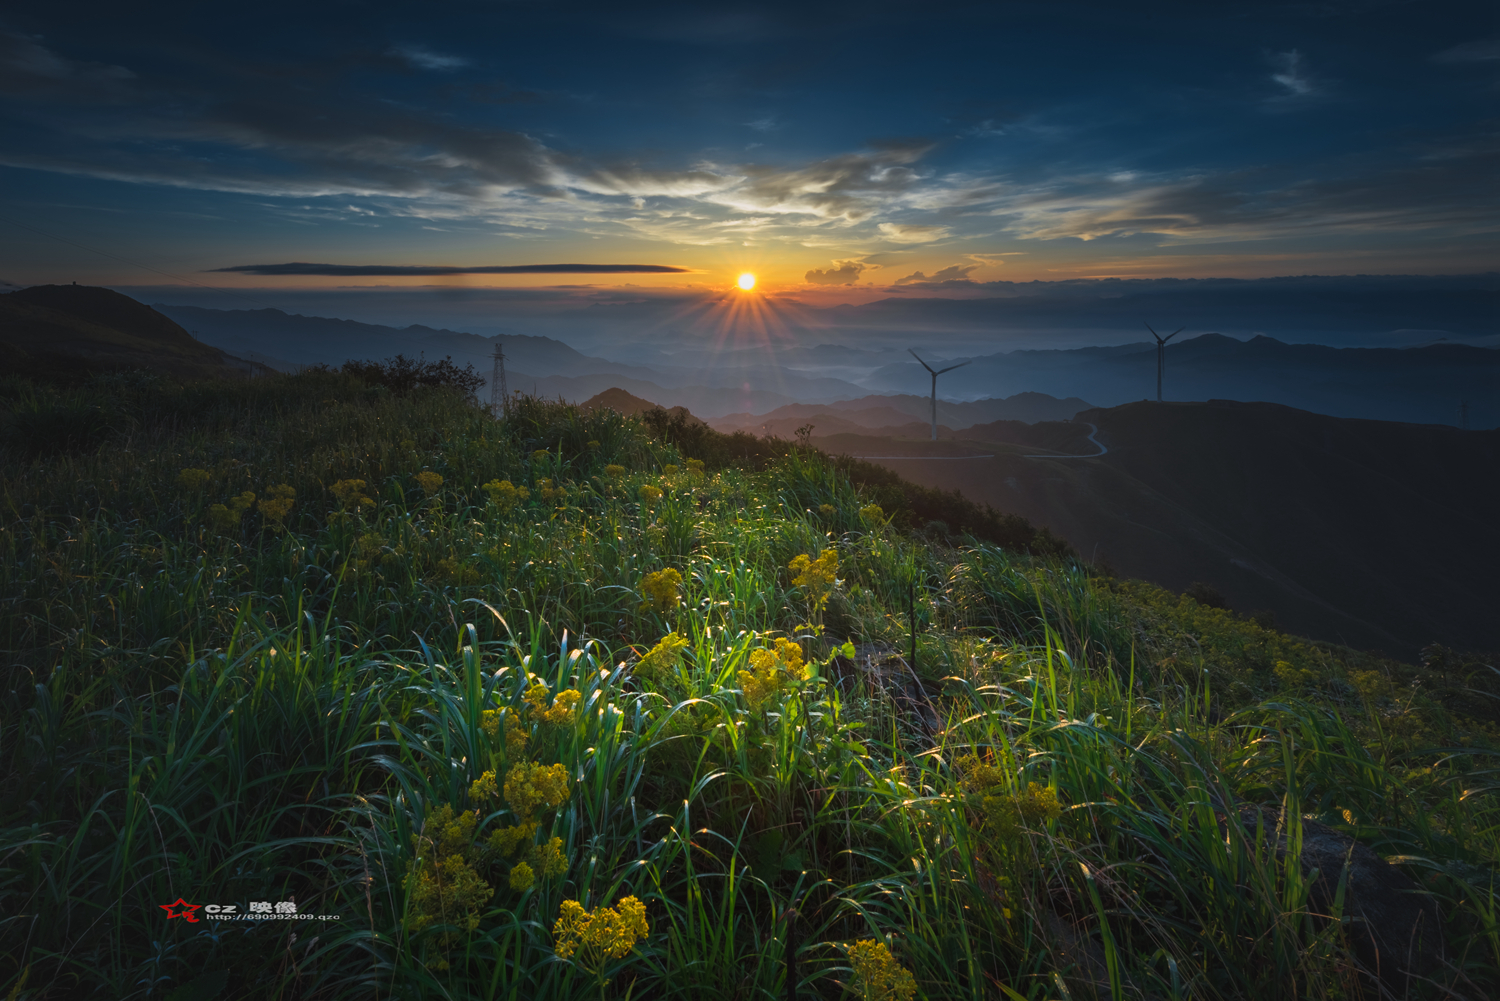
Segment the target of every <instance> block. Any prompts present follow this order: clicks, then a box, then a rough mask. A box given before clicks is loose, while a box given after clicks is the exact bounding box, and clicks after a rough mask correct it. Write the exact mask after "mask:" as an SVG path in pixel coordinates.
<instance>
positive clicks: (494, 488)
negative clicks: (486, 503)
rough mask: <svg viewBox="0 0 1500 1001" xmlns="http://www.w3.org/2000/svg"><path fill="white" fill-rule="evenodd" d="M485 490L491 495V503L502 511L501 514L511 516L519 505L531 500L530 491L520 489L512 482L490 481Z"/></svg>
mask: <svg viewBox="0 0 1500 1001" xmlns="http://www.w3.org/2000/svg"><path fill="white" fill-rule="evenodd" d="M483 489H484V492H485V493H487V494H489V495H490V501H491V502H492V503H493V504H494V505H495V506H496V507H497V508H499V509H500V513H501V514H509V513H510V511H511V509H512V508H514V507H515V506H516V505H517V504H519V503H521V502H522V501H524V500H529V499H530V498H531V491H530V490H527V489H526V488H525V487H518V486H516V485H515V484H513V483H511V482H510V480H490V481H489V482H488V483H486V484H485V485H484V488H483Z"/></svg>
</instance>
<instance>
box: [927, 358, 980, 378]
mask: <svg viewBox="0 0 1500 1001" xmlns="http://www.w3.org/2000/svg"><path fill="white" fill-rule="evenodd" d="M973 360H974V359H973V358H970V359H969V361H961V362H959V363H958V364H957V365H949V366H948V367H947V368H940V369H938V370H937V371H936V372H933V373H932V374H933V375H942V374H943V373H944V372H951V371H953V370H954V369H956V368H963V367H964V366H965V365H967V364H969V362H972V361H973ZM928 371H929V372H931V371H932V370H931V369H928Z"/></svg>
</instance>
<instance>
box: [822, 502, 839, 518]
mask: <svg viewBox="0 0 1500 1001" xmlns="http://www.w3.org/2000/svg"><path fill="white" fill-rule="evenodd" d="M838 510H839V509H838V508H836V507H834V506H833V505H832V504H820V505H819V506H818V511H819V512H821V513H822V514H823V515H824V516H825V517H828V516H832V515H834V514H837V513H838Z"/></svg>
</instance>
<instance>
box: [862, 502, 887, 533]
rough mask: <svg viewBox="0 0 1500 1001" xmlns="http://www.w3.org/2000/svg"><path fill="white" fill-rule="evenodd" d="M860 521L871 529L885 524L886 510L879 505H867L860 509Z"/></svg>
mask: <svg viewBox="0 0 1500 1001" xmlns="http://www.w3.org/2000/svg"><path fill="white" fill-rule="evenodd" d="M859 519H860V521H863V522H864V523H865V524H866V525H869V526H870V527H871V528H879V527H880V526H881V525H884V524H885V509H884V508H882V507H881V506H880V505H879V504H866V505H865V506H864V507H862V508H860V509H859Z"/></svg>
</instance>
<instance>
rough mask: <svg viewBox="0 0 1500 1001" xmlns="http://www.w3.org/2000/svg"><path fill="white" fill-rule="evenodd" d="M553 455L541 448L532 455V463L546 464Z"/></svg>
mask: <svg viewBox="0 0 1500 1001" xmlns="http://www.w3.org/2000/svg"><path fill="white" fill-rule="evenodd" d="M551 455H552V453H551V452H549V451H547V450H546V449H545V448H539V449H537V450H536V451H535V452H532V453H531V461H532V462H546V461H547V459H548V458H550V457H551Z"/></svg>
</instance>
